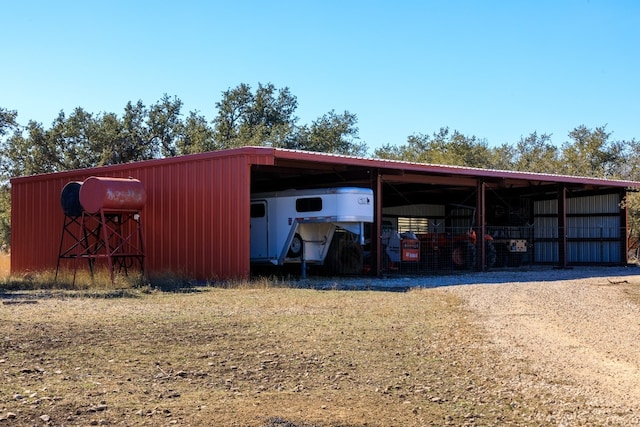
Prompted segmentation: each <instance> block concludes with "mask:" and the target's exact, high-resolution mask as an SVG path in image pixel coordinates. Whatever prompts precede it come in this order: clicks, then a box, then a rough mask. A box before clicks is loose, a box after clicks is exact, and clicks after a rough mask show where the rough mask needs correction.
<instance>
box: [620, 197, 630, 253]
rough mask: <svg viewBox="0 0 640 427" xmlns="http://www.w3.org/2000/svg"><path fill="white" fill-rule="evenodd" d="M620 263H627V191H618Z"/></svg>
mask: <svg viewBox="0 0 640 427" xmlns="http://www.w3.org/2000/svg"><path fill="white" fill-rule="evenodd" d="M620 202H621V203H620V234H621V236H620V250H621V251H622V253H621V254H620V263H621V264H622V265H626V264H627V263H628V262H629V259H628V258H629V235H628V233H629V231H628V230H629V210H628V208H627V190H626V189H625V190H620Z"/></svg>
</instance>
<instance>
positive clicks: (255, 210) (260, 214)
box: [251, 203, 266, 218]
mask: <svg viewBox="0 0 640 427" xmlns="http://www.w3.org/2000/svg"><path fill="white" fill-rule="evenodd" d="M265 213H266V212H265V204H264V203H253V204H252V205H251V218H264V215H265Z"/></svg>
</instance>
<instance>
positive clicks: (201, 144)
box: [177, 111, 220, 154]
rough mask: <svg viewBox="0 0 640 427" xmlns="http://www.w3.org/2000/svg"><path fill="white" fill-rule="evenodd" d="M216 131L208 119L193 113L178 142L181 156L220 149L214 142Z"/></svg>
mask: <svg viewBox="0 0 640 427" xmlns="http://www.w3.org/2000/svg"><path fill="white" fill-rule="evenodd" d="M213 134H214V131H213V128H212V127H211V126H209V124H208V123H207V119H206V118H205V117H204V116H202V115H199V114H198V113H196V112H195V111H192V112H190V113H189V116H188V117H187V119H186V120H185V123H184V132H183V134H182V137H181V138H180V139H179V140H178V142H177V148H178V153H179V154H194V153H202V152H205V151H215V150H218V149H220V147H219V146H218V145H217V144H216V142H215V140H214V136H213Z"/></svg>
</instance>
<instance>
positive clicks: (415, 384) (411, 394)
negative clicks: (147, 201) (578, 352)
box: [0, 283, 540, 427]
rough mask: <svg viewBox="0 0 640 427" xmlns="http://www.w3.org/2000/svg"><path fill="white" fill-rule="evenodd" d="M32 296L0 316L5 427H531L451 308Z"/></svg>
mask: <svg viewBox="0 0 640 427" xmlns="http://www.w3.org/2000/svg"><path fill="white" fill-rule="evenodd" d="M37 295H40V297H38V298H36V296H37ZM42 295H43V294H33V293H31V292H26V293H23V294H18V295H16V294H6V293H5V294H4V295H3V298H5V300H11V301H13V302H19V301H27V300H31V299H32V298H36V299H35V300H36V301H37V304H5V305H0V336H2V337H3V339H2V340H0V383H1V384H2V387H0V419H2V418H5V419H7V418H9V419H10V424H11V425H35V424H41V423H42V420H45V421H47V420H48V421H47V422H49V423H50V424H53V425H62V424H65V425H89V424H92V423H110V424H125V425H159V424H168V423H177V424H190V425H222V426H278V427H284V426H289V427H292V426H298V427H300V426H365V425H366V426H389V425H396V426H422V425H474V424H480V425H494V424H505V423H506V424H519V425H528V423H529V424H531V425H534V424H535V425H540V423H539V422H536V423H534V422H532V421H530V420H529V421H527V419H528V418H527V414H528V413H530V412H531V411H533V410H535V409H536V408H535V405H537V404H538V403H537V401H535V400H533V399H530V400H531V401H530V402H529V401H528V400H527V397H526V396H520V397H518V396H515V397H514V396H513V395H511V396H509V398H506V397H504V396H502V395H501V392H500V391H499V390H497V389H496V386H495V384H496V381H494V380H495V378H496V376H500V375H501V371H500V369H499V368H495V367H494V363H495V361H496V360H497V356H496V355H492V354H489V353H487V350H484V346H482V345H481V343H482V337H481V336H480V335H479V332H478V331H477V330H475V329H474V328H473V327H471V326H470V324H469V323H468V322H467V320H466V315H467V314H466V313H465V312H464V311H463V310H462V309H461V308H460V306H459V301H458V300H457V299H456V297H454V296H453V295H451V294H450V293H446V292H442V291H438V290H415V291H411V292H407V293H385V292H355V291H353V292H343V291H314V290H304V289H286V288H277V287H276V288H274V287H268V286H266V285H264V283H263V284H261V285H259V288H258V289H251V288H249V287H247V288H243V289H219V288H202V289H199V290H198V289H194V290H193V292H191V293H178V294H176V293H170V294H169V293H162V292H151V293H141V292H140V293H136V292H135V291H131V292H128V293H127V294H125V295H127V296H128V297H122V298H117V299H113V298H112V299H106V298H86V297H83V298H77V297H74V296H76V295H77V294H74V293H73V292H68V291H67V292H63V293H60V292H58V293H55V294H51V293H48V294H44V295H46V297H44V296H42ZM52 295H53V296H52ZM487 372H490V374H487ZM518 399H520V400H518ZM515 408H517V409H515ZM41 417H43V418H41Z"/></svg>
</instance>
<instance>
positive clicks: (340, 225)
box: [251, 187, 374, 270]
mask: <svg viewBox="0 0 640 427" xmlns="http://www.w3.org/2000/svg"><path fill="white" fill-rule="evenodd" d="M373 210H374V204H373V191H372V190H371V189H368V188H356V187H342V188H322V189H308V190H286V191H279V192H271V193H257V194H252V195H251V262H252V263H253V264H273V265H283V264H286V263H301V262H302V263H311V264H321V265H322V264H324V263H325V261H327V262H330V263H334V262H335V263H338V264H339V265H340V264H345V263H346V262H347V258H351V259H352V260H351V263H354V261H353V258H354V257H359V258H360V264H361V263H362V262H361V259H362V245H363V244H364V223H371V222H373ZM347 232H348V233H347ZM338 236H339V238H337V237H338ZM345 236H346V237H345ZM334 240H344V242H343V243H340V244H334V245H332V244H331V243H332V241H334ZM358 251H359V253H355V252H358ZM332 252H334V253H332ZM355 262H357V261H355ZM343 267H344V265H343ZM360 268H361V267H360ZM338 269H339V270H344V268H338Z"/></svg>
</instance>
